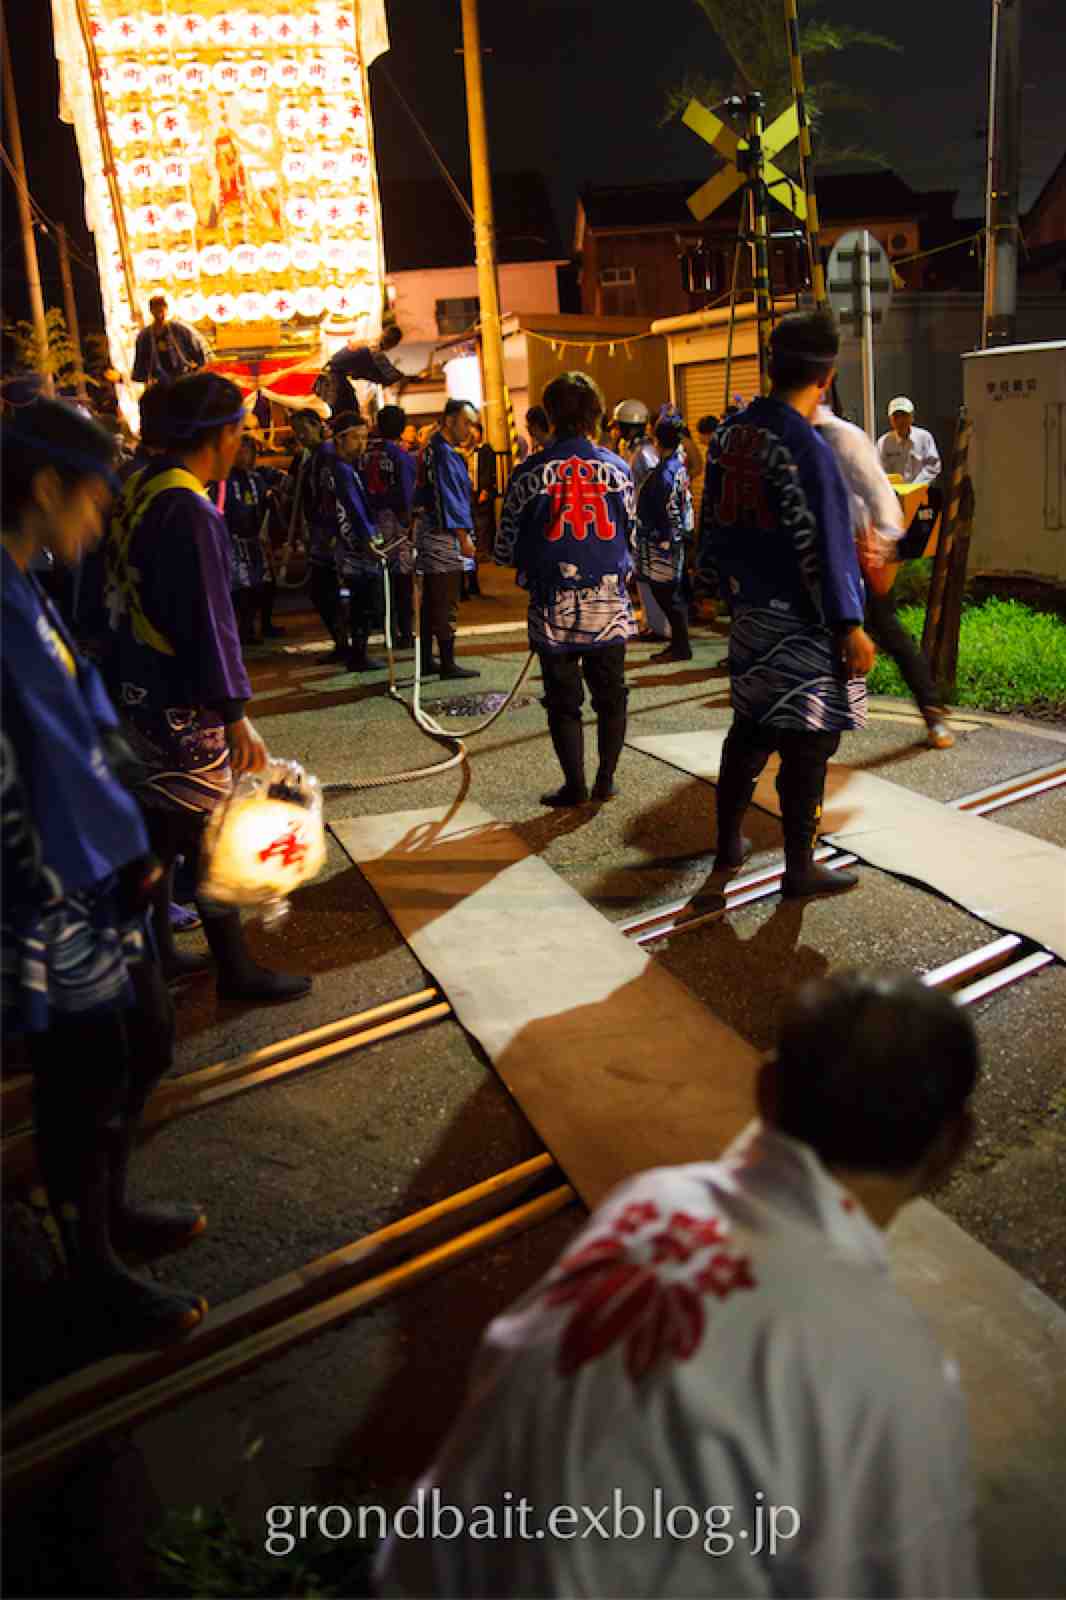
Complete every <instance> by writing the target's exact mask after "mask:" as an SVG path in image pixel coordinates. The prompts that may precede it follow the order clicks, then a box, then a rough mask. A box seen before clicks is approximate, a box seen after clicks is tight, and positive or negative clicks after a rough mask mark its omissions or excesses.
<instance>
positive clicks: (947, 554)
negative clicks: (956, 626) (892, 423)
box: [922, 406, 973, 678]
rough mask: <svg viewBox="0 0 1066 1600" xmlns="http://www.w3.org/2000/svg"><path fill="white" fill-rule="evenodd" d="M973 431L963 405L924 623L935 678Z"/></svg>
mask: <svg viewBox="0 0 1066 1600" xmlns="http://www.w3.org/2000/svg"><path fill="white" fill-rule="evenodd" d="M972 432H973V423H972V422H971V420H970V417H969V415H968V413H967V410H966V407H965V406H960V407H959V415H958V418H957V420H956V423H955V438H954V441H953V443H952V447H951V481H950V484H949V487H948V498H947V504H946V505H945V507H944V510H943V513H942V515H941V519H940V537H939V538H938V540H937V546H936V555H935V556H934V558H933V576H932V578H931V580H930V583H929V595H928V597H927V599H926V604H925V622H924V623H923V625H922V651H923V653H924V655H925V658H926V660H927V661H928V662H929V665H930V669H931V670H932V671H933V676H934V678H935V677H936V675H937V666H936V663H937V662H938V660H939V656H940V637H941V632H942V629H943V613H944V596H945V593H946V589H947V581H948V569H949V566H950V564H951V552H952V548H953V546H954V542H955V528H956V525H957V523H958V520H959V507H960V503H961V498H962V486H963V481H964V479H965V478H966V477H967V467H968V462H969V454H970V435H971V433H972Z"/></svg>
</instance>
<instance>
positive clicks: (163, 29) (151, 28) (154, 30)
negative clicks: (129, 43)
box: [141, 17, 170, 50]
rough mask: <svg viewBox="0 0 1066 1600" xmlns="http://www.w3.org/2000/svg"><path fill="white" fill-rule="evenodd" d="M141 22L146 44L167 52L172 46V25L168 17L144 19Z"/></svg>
mask: <svg viewBox="0 0 1066 1600" xmlns="http://www.w3.org/2000/svg"><path fill="white" fill-rule="evenodd" d="M141 22H142V28H143V32H144V42H145V44H146V45H152V46H153V47H154V48H155V49H156V50H165V49H166V48H167V46H168V45H169V44H170V23H169V22H168V21H167V19H166V17H144V18H142V19H141Z"/></svg>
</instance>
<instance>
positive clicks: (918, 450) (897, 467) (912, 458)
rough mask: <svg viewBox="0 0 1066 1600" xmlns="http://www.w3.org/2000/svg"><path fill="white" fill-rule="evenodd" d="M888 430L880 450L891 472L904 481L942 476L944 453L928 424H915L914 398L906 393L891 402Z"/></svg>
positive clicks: (881, 439)
mask: <svg viewBox="0 0 1066 1600" xmlns="http://www.w3.org/2000/svg"><path fill="white" fill-rule="evenodd" d="M888 420H889V422H890V423H891V424H892V426H891V428H890V430H889V432H888V433H883V434H882V435H881V437H880V439H878V441H877V453H878V455H879V456H880V457H881V465H882V466H883V467H884V469H885V471H886V472H887V473H889V474H890V475H891V474H895V475H896V476H898V477H899V478H901V479H902V480H903V482H904V483H932V481H933V479H934V478H938V477H939V476H940V453H939V451H938V450H937V447H936V440H935V439H934V438H933V435H932V434H931V433H930V432H929V431H928V429H927V428H916V427H915V426H914V401H913V400H908V399H907V396H906V395H905V394H900V395H897V396H896V398H895V399H894V400H890V401H889V402H888Z"/></svg>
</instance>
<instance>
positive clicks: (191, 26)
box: [171, 11, 208, 50]
mask: <svg viewBox="0 0 1066 1600" xmlns="http://www.w3.org/2000/svg"><path fill="white" fill-rule="evenodd" d="M171 26H172V29H173V39H174V43H175V44H176V45H178V46H179V47H181V48H184V49H186V50H192V49H196V50H199V49H202V48H203V46H204V45H205V44H206V43H207V42H208V39H207V23H206V22H205V20H204V18H203V17H201V16H198V15H197V14H196V12H194V11H187V12H186V13H185V14H184V16H180V17H176V18H175V19H174V21H173V23H172V24H171Z"/></svg>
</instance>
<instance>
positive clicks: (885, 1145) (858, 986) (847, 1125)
mask: <svg viewBox="0 0 1066 1600" xmlns="http://www.w3.org/2000/svg"><path fill="white" fill-rule="evenodd" d="M978 1070H979V1065H978V1050H977V1035H976V1033H975V1032H974V1028H973V1024H972V1022H971V1021H970V1019H969V1017H968V1016H967V1015H966V1013H965V1012H964V1011H962V1010H960V1009H959V1007H958V1006H957V1005H956V1004H955V1002H954V1001H953V1000H952V999H951V998H950V996H949V995H947V994H944V993H942V992H941V991H940V990H937V989H931V988H929V987H927V985H925V984H924V983H921V982H920V981H919V980H918V979H917V978H915V977H913V976H912V975H911V974H910V973H883V972H882V973H872V972H845V973H840V974H835V975H834V976H832V977H830V978H822V979H817V980H815V981H813V982H811V983H807V984H804V985H803V987H802V988H801V989H800V990H799V991H798V993H797V994H796V996H795V997H794V999H793V1001H792V1002H791V1004H790V1006H789V1008H788V1010H787V1012H786V1014H785V1016H784V1017H783V1019H782V1022H781V1027H780V1031H779V1034H778V1041H777V1068H776V1080H777V1082H776V1090H777V1110H776V1113H775V1121H776V1123H777V1126H778V1127H779V1128H780V1130H781V1132H782V1133H785V1134H788V1135H789V1136H790V1137H791V1138H793V1139H799V1140H801V1141H802V1142H803V1143H804V1144H808V1145H810V1146H811V1148H812V1149H813V1150H814V1151H815V1152H816V1154H817V1155H818V1156H819V1157H820V1158H821V1160H822V1161H823V1162H824V1163H825V1164H826V1165H827V1166H831V1167H843V1168H850V1169H852V1170H854V1171H869V1172H887V1173H895V1174H900V1173H905V1172H911V1171H913V1170H914V1169H915V1168H916V1167H917V1166H919V1165H920V1163H921V1161H922V1160H923V1158H924V1157H925V1156H926V1155H927V1154H928V1152H929V1150H930V1148H931V1147H932V1145H933V1143H934V1142H935V1140H936V1138H937V1136H938V1134H940V1132H941V1131H942V1130H943V1129H944V1128H945V1127H946V1126H947V1125H948V1124H950V1123H951V1122H953V1121H956V1120H957V1119H958V1118H959V1116H960V1115H961V1113H962V1111H963V1109H964V1107H965V1104H966V1101H967V1100H968V1099H969V1097H970V1095H971V1094H972V1093H973V1089H974V1085H975V1084H976V1082H977V1075H978Z"/></svg>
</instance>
